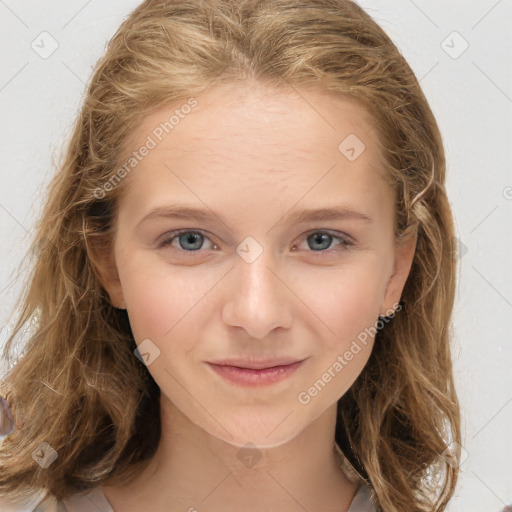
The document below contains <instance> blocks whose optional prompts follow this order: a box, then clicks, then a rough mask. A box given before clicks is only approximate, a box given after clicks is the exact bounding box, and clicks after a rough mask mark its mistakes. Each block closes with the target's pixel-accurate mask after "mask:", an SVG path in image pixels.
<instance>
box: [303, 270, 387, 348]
mask: <svg viewBox="0 0 512 512" xmlns="http://www.w3.org/2000/svg"><path fill="white" fill-rule="evenodd" d="M312 281H313V282H307V281H304V282H303V283H304V288H303V290H304V291H303V294H302V296H303V297H307V300H304V302H305V303H306V304H307V305H308V306H309V308H310V310H312V311H313V312H314V313H315V315H316V316H314V315H313V316H314V317H315V318H316V319H317V320H316V321H317V322H318V325H319V329H321V332H325V333H326V335H325V336H322V337H321V339H323V340H324V341H325V342H326V344H327V345H328V346H331V345H338V346H339V344H340V342H341V341H343V342H348V343H350V340H351V339H353V338H355V337H356V336H357V335H358V334H359V333H360V332H362V331H364V329H365V328H367V327H369V326H371V325H374V324H375V322H376V321H377V319H378V316H379V312H380V305H381V301H382V297H383V294H384V288H385V287H384V276H383V274H382V268H381V265H380V264H378V263H377V264H374V265H359V266H358V265H353V266H350V267H348V266H347V267H345V268H339V269H336V270H333V271H332V272H329V273H326V274H325V275H323V276H319V275H318V274H316V276H315V277H314V278H312ZM306 290H307V291H306Z"/></svg>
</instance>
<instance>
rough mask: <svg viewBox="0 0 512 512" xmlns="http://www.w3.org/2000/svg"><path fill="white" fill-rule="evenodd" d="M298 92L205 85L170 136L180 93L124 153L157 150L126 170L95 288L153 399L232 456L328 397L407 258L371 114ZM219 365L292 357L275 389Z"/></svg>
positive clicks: (346, 379)
mask: <svg viewBox="0 0 512 512" xmlns="http://www.w3.org/2000/svg"><path fill="white" fill-rule="evenodd" d="M302 92H303V94H302V95H298V94H297V93H295V91H294V90H293V89H292V90H290V92H288V93H284V92H276V91H275V90H273V89H268V88H265V87H264V86H262V85H258V86H250V87H247V88H243V89H242V88H240V87H239V86H238V87H237V86H226V85H224V86H222V87H217V88H210V89H208V90H207V92H206V93H203V94H201V95H199V96H197V98H196V100H197V105H195V107H194V108H191V109H188V108H184V109H182V110H181V115H179V116H178V117H176V116H175V119H179V122H178V123H175V124H174V126H173V128H172V130H171V129H169V128H168V126H169V125H167V131H168V133H166V132H165V130H162V125H161V123H165V122H166V121H168V120H169V118H170V117H171V116H172V115H173V113H174V111H175V110H179V111H180V106H181V105H183V104H185V103H186V101H183V102H178V103H177V104H176V105H173V106H172V107H169V108H167V107H166V108H161V109H158V110H155V111H154V112H153V113H152V114H150V115H149V116H148V117H146V118H145V119H144V120H143V122H142V124H141V125H140V126H138V128H137V129H136V130H135V131H134V132H133V134H132V136H131V138H130V140H129V141H128V143H127V145H126V149H127V154H132V152H133V151H137V150H138V149H139V148H141V147H142V146H143V145H145V144H146V147H150V146H154V147H151V148H150V149H149V150H148V151H140V152H139V153H140V154H142V153H145V156H144V157H143V158H141V159H140V161H139V162H138V163H137V165H136V166H135V167H133V169H132V170H131V172H130V173H129V175H128V176H126V177H125V178H124V179H125V180H126V182H125V183H123V186H126V189H125V190H124V191H123V197H122V199H121V201H120V203H119V210H118V217H117V231H116V239H115V249H114V253H113V261H114V264H115V268H116V270H117V271H116V272H115V273H114V274H115V275H112V274H109V275H106V276H105V283H106V284H105V286H106V288H107V291H108V292H109V295H110V298H111V300H112V303H113V304H114V305H115V306H121V305H124V306H125V307H126V308H127V311H128V315H129V319H130V324H131V327H132V332H133V335H134V337H135V340H136V342H137V344H138V345H139V350H140V352H141V353H144V354H146V355H145V356H144V357H145V360H146V364H147V365H148V370H149V372H150V373H151V374H152V376H153V378H154V379H155V381H156V382H157V384H158V385H159V387H160V389H161V391H162V397H163V400H164V401H168V403H172V404H173V406H174V407H176V408H177V409H178V410H179V411H180V412H181V413H182V414H183V415H185V416H186V417H187V418H188V419H189V420H190V421H191V422H192V423H193V424H194V425H197V426H199V427H201V428H202V429H203V430H204V431H206V432H208V433H209V434H211V435H212V436H215V437H217V438H219V439H222V440H224V441H226V442H228V443H230V444H232V445H236V446H243V445H245V444H246V443H247V442H249V441H250V442H252V443H253V444H254V445H256V446H259V447H272V446H277V445H280V444H282V443H285V442H287V441H289V440H291V439H293V438H294V437H295V436H297V435H298V434H299V433H300V432H301V431H303V430H304V429H305V428H306V427H307V426H308V425H310V424H311V423H312V422H313V421H314V420H315V419H317V418H319V417H320V415H321V414H322V413H324V412H325V411H326V410H327V409H328V408H329V407H332V406H333V404H335V403H336V401H337V400H338V399H339V398H340V397H341V396H342V395H343V394H344V393H345V392H346V391H347V389H348V388H349V387H350V386H351V385H352V383H353V382H354V381H355V379H356V378H357V376H358V375H359V374H360V372H361V370H362V369H363V367H364V366H365V364H366V362H367V360H368V358H369V356H370V352H371V350H372V346H373V341H374V337H373V334H374V330H373V331H372V328H374V327H375V325H376V322H377V319H378V316H379V314H382V315H386V314H390V312H391V309H392V308H393V304H394V305H395V307H396V303H397V302H398V301H399V300H400V293H401V290H402V287H403V284H404V282H405V279H406V277H407V273H408V270H409V267H410V261H411V257H412V252H411V250H410V248H409V251H408V252H406V251H405V249H398V248H397V247H395V245H394V242H393V222H394V209H393V208H394V196H393V192H392V190H391V189H390V188H389V187H388V186H387V185H386V184H385V182H384V181H383V179H382V168H383V167H382V164H381V161H380V153H379V148H378V142H377V138H376V137H377V135H376V130H372V128H373V125H372V120H371V118H370V117H369V116H368V115H367V114H366V113H365V111H364V110H362V109H361V108H360V107H358V106H357V105H356V104H354V103H352V102H348V101H346V100H341V99H334V98H332V97H328V96H326V95H324V94H322V92H321V91H319V90H312V89H310V90H303V91H302ZM305 98H306V99H307V101H305ZM184 112H188V113H186V114H185V113H184ZM164 126H165V124H164ZM158 127H160V129H158ZM150 139H151V140H152V141H153V142H154V143H155V144H153V143H152V142H151V141H150ZM160 139H161V140H160ZM363 144H364V146H363ZM185 209H189V210H190V211H191V210H197V211H200V212H203V213H202V216H201V215H200V214H197V215H193V214H192V213H190V212H189V213H186V212H185ZM325 210H330V211H331V214H330V215H329V214H327V213H326V212H325ZM180 212H181V213H180ZM305 212H309V213H305ZM312 212H313V213H312ZM315 212H316V214H315ZM301 213H302V215H301ZM225 360H239V361H237V363H238V365H239V366H244V363H246V366H245V367H248V366H253V367H255V366H258V363H261V364H259V366H260V367H261V366H265V367H269V366H274V365H275V364H276V363H282V364H281V366H283V364H285V363H290V362H293V361H302V362H301V363H299V364H298V365H295V366H293V367H288V368H287V371H285V372H280V371H277V372H276V371H275V370H274V373H273V375H274V376H275V374H276V373H278V374H279V375H280V376H281V377H280V378H281V380H275V381H272V371H270V370H266V371H259V372H255V371H252V372H251V371H249V370H245V371H244V370H242V371H237V370H236V369H234V368H233V366H230V367H229V366H228V367H226V366H224V367H223V368H219V367H217V366H213V365H211V364H210V363H212V362H220V361H225ZM240 360H241V362H240ZM235 365H236V364H235ZM291 368H294V369H293V371H292V370H291ZM283 369H284V368H283ZM233 379H235V380H233ZM236 379H242V381H240V380H238V381H237V380H236ZM265 379H267V380H265Z"/></svg>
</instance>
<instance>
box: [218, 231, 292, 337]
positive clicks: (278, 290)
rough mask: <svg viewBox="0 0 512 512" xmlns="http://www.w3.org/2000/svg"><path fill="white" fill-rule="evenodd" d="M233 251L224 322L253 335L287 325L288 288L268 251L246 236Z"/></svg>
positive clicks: (270, 252) (263, 335)
mask: <svg viewBox="0 0 512 512" xmlns="http://www.w3.org/2000/svg"><path fill="white" fill-rule="evenodd" d="M236 252H237V254H238V256H237V258H236V259H235V269H234V272H233V275H232V279H233V283H234V284H233V286H232V288H231V290H230V296H229V298H228V300H227V301H226V304H225V305H224V311H223V319H224V322H225V323H226V324H227V325H230V326H237V327H242V328H244V329H245V330H246V331H247V332H248V334H249V335H250V336H251V337H254V338H264V337H265V336H267V334H268V333H269V332H270V331H272V330H273V329H275V328H276V327H280V326H282V327H289V325H290V320H291V313H290V310H289V307H290V303H289V299H290V297H289V294H290V291H289V290H288V289H287V287H286V285H285V284H284V283H283V282H282V281H285V280H284V279H283V278H282V277H280V276H279V266H278V265H276V260H275V258H274V256H273V253H272V251H271V250H266V249H264V247H263V246H262V245H261V244H260V243H259V242H257V241H256V240H255V239H254V238H252V237H247V238H246V239H245V240H244V241H243V242H242V243H240V244H239V245H238V247H237V249H236Z"/></svg>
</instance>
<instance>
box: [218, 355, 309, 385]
mask: <svg viewBox="0 0 512 512" xmlns="http://www.w3.org/2000/svg"><path fill="white" fill-rule="evenodd" d="M303 362H304V361H297V362H296V363H293V364H289V365H286V366H275V367H274V368H265V369H262V370H252V369H249V368H238V367H236V366H221V365H218V364H212V363H208V365H209V366H210V368H212V369H213V371H215V372H216V373H218V374H219V375H220V376H221V377H224V378H225V379H227V380H230V381H231V382H234V383H236V384H240V385H242V386H267V385H269V384H274V383H276V382H280V381H282V380H284V379H286V378H287V377H290V375H292V374H293V373H294V372H295V370H297V368H298V367H299V366H300V365H301V364H302V363H303Z"/></svg>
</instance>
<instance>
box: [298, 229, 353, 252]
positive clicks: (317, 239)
mask: <svg viewBox="0 0 512 512" xmlns="http://www.w3.org/2000/svg"><path fill="white" fill-rule="evenodd" d="M333 239H336V240H339V241H340V243H339V244H338V245H337V248H336V249H334V251H336V250H338V251H345V250H347V249H348V248H349V247H350V246H351V245H354V242H353V241H352V240H350V239H349V238H348V237H346V236H336V235H333V234H331V233H329V232H327V231H314V232H313V233H310V234H309V236H307V238H306V241H307V242H308V247H309V248H310V249H312V251H313V252H317V253H321V254H322V253H325V252H327V251H326V249H329V248H330V247H331V243H332V241H333ZM296 247H297V246H296V245H294V246H293V247H292V251H295V250H296V249H295V248H296ZM330 252H331V251H329V253H330ZM329 253H328V254H329Z"/></svg>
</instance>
